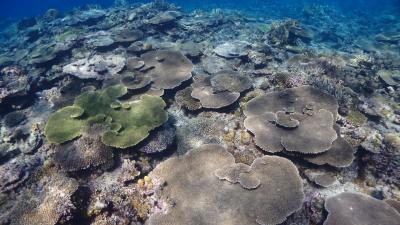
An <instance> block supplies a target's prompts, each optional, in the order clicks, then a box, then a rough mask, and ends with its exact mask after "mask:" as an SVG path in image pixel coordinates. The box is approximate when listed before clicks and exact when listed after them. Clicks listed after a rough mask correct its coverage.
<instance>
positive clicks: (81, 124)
mask: <svg viewBox="0 0 400 225" xmlns="http://www.w3.org/2000/svg"><path fill="white" fill-rule="evenodd" d="M126 93H127V88H126V87H125V86H122V85H116V86H110V87H108V88H105V89H103V90H99V91H88V92H85V93H83V94H81V95H79V96H78V97H77V98H76V99H75V102H74V105H73V106H67V107H65V108H62V109H60V110H58V111H57V112H56V113H54V114H53V115H52V116H51V117H50V118H49V120H48V121H47V123H46V127H45V135H46V137H47V139H48V140H49V141H50V142H52V143H58V144H60V143H64V142H66V141H68V140H72V139H74V138H76V137H78V136H80V135H81V134H82V131H83V129H84V128H85V127H88V126H89V125H91V124H93V123H100V124H104V125H106V126H107V128H108V129H106V131H105V132H104V133H103V134H102V142H103V143H104V144H106V145H108V146H113V147H118V148H127V147H130V146H134V145H136V144H138V143H139V142H140V141H142V140H143V139H144V138H146V137H147V136H148V135H149V132H150V131H151V130H152V129H154V128H156V127H158V126H160V125H162V124H163V123H164V122H165V121H166V120H167V117H168V116H167V113H166V112H165V111H164V107H165V102H164V101H163V100H162V99H161V98H160V97H156V96H149V95H143V96H141V98H140V100H138V101H135V102H132V103H124V104H122V105H121V104H120V103H118V101H117V98H119V97H121V96H123V95H125V94H126ZM118 105H120V106H121V107H118Z"/></svg>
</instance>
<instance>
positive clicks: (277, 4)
mask: <svg viewBox="0 0 400 225" xmlns="http://www.w3.org/2000/svg"><path fill="white" fill-rule="evenodd" d="M128 2H130V3H139V2H150V1H145V0H128ZM168 2H171V3H175V4H176V5H179V6H181V7H183V9H185V10H194V9H211V8H233V9H243V10H247V11H250V10H257V9H263V8H266V7H267V8H276V9H279V10H281V11H285V8H288V9H289V8H293V7H302V6H304V5H307V4H315V3H316V4H324V5H334V6H338V7H340V8H342V9H344V11H348V12H352V11H362V12H366V13H370V14H371V15H373V14H379V13H381V12H383V10H387V9H391V10H397V11H399V12H400V0H351V1H349V0H335V1H334V0H201V1H195V0H170V1H168ZM113 3H114V0H1V1H0V18H1V19H6V18H7V19H12V20H15V19H20V18H24V17H32V16H37V15H40V14H43V13H44V12H45V11H46V10H48V9H49V8H55V9H58V10H59V11H61V12H68V11H70V10H72V9H73V8H76V7H82V6H85V5H87V4H97V5H100V6H102V7H110V6H112V5H113ZM283 13H284V12H283Z"/></svg>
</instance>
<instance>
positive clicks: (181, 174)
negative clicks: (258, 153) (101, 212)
mask: <svg viewBox="0 0 400 225" xmlns="http://www.w3.org/2000/svg"><path fill="white" fill-rule="evenodd" d="M241 171H248V172H245V173H240V172H241ZM216 174H218V176H219V177H221V178H222V179H223V180H221V179H219V178H218V177H217V176H216ZM238 174H239V177H238ZM149 176H150V177H151V178H152V179H154V180H159V181H162V182H165V183H166V184H167V185H166V186H164V188H163V189H162V190H159V191H157V192H156V195H157V196H158V197H159V198H161V199H162V200H164V201H165V200H167V199H168V200H169V201H170V202H173V203H174V204H173V205H171V206H170V208H169V209H168V210H167V213H166V214H163V213H156V214H153V215H151V216H150V218H149V220H148V224H149V225H197V224H204V225H219V224H224V225H237V224H247V225H256V224H263V225H267V224H279V223H282V222H283V221H285V219H286V217H287V216H289V215H290V214H292V213H293V212H294V211H296V210H298V209H299V208H300V207H301V205H302V202H303V198H304V194H303V186H302V182H301V178H300V176H299V174H298V171H297V168H296V167H295V166H294V165H293V163H291V162H290V161H289V160H287V159H284V158H281V157H276V156H264V157H262V158H259V159H256V160H255V161H254V163H253V164H252V165H251V167H249V166H246V165H244V164H238V165H237V164H235V160H234V157H233V156H232V155H231V154H230V153H228V152H227V151H226V150H225V149H224V148H223V147H222V146H220V145H204V146H202V147H200V148H198V149H194V150H192V151H190V152H189V153H188V154H186V155H184V156H182V157H173V158H170V159H168V160H166V161H164V162H162V163H161V164H159V165H158V166H157V167H156V168H155V169H154V170H153V171H152V172H151V173H150V175H149ZM241 176H243V178H241ZM225 178H226V179H229V180H232V181H235V180H236V179H239V180H242V183H241V184H232V183H231V182H228V181H227V180H225ZM255 180H258V181H259V183H258V184H257V183H254V182H253V181H255ZM242 185H245V187H248V188H249V189H252V190H248V189H246V188H245V187H244V186H242Z"/></svg>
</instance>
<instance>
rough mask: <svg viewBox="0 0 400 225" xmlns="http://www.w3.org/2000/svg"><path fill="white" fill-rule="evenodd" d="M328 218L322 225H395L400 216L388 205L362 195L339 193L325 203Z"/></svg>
mask: <svg viewBox="0 0 400 225" xmlns="http://www.w3.org/2000/svg"><path fill="white" fill-rule="evenodd" d="M325 208H326V210H327V211H328V213H329V214H328V218H327V219H326V221H325V222H324V225H334V224H343V225H346V224H349V225H350V224H351V225H358V224H360V225H361V224H363V225H369V224H371V225H372V224H382V225H386V224H387V225H389V224H396V223H397V222H398V220H399V219H400V214H399V213H398V212H397V211H396V210H395V209H393V208H392V207H391V206H390V205H389V204H387V203H385V202H384V201H380V200H377V199H374V198H372V197H369V196H367V195H363V194H357V193H349V192H347V193H346V192H345V193H341V194H339V195H336V196H333V197H330V198H328V199H327V200H326V202H325Z"/></svg>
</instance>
